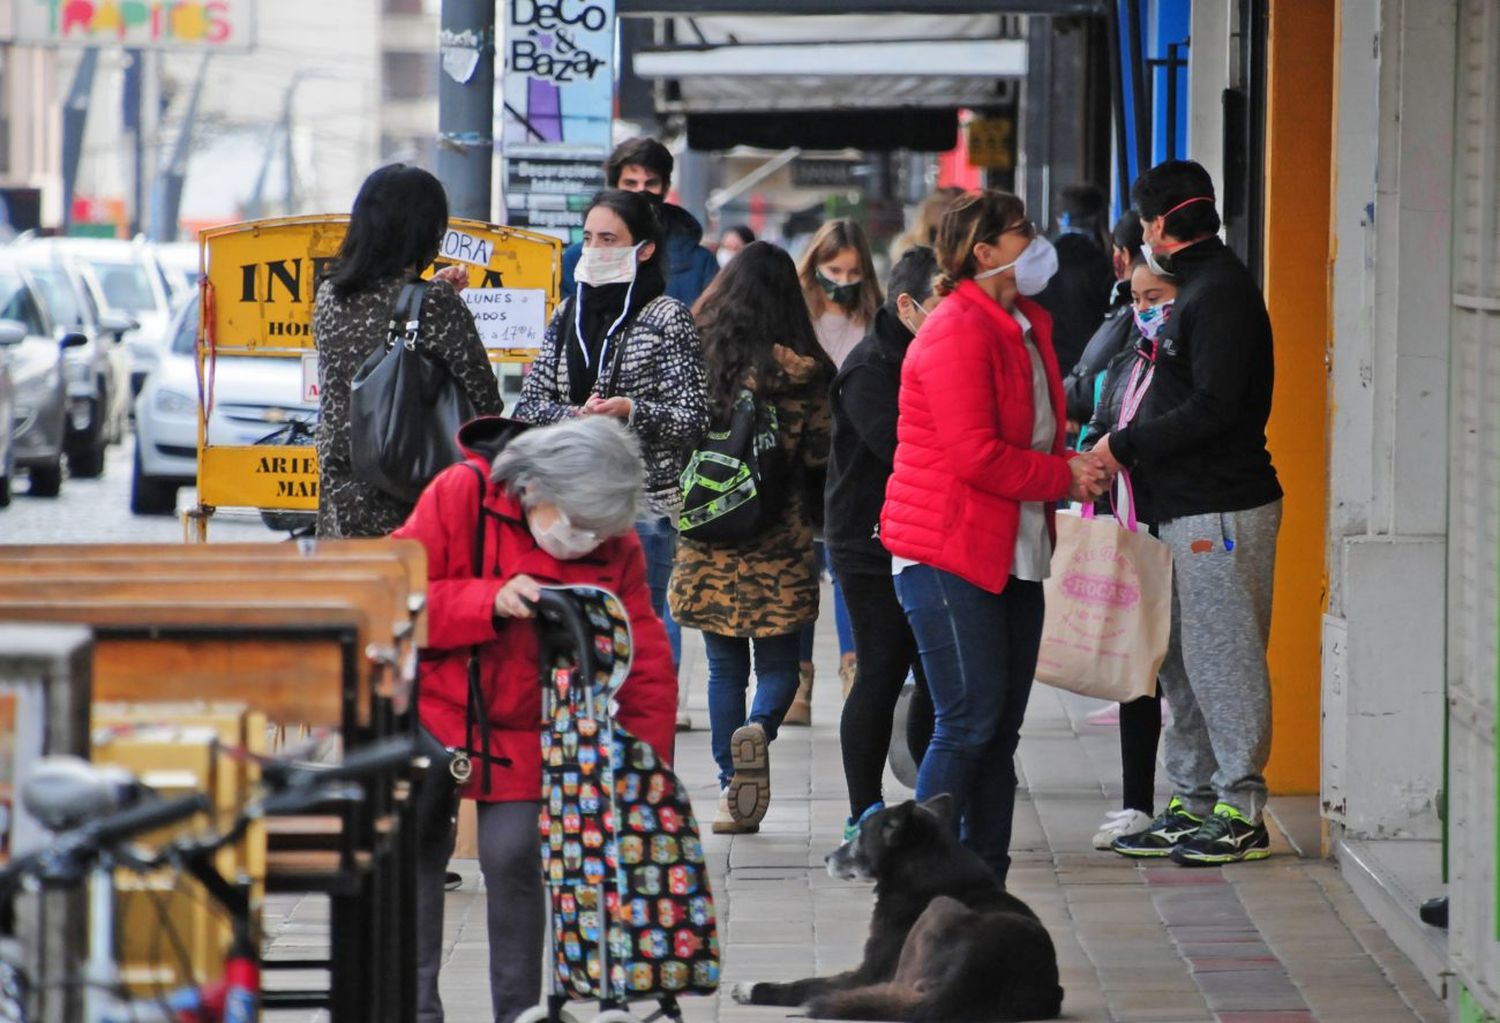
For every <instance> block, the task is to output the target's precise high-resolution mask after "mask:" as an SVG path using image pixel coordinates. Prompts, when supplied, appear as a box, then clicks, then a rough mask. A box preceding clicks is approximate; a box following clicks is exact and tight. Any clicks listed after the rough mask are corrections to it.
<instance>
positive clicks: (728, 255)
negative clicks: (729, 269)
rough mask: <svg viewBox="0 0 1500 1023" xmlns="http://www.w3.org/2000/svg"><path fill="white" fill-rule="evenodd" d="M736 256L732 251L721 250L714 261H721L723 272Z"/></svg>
mask: <svg viewBox="0 0 1500 1023" xmlns="http://www.w3.org/2000/svg"><path fill="white" fill-rule="evenodd" d="M734 255H735V254H734V253H733V252H732V251H730V250H729V249H725V248H720V249H719V251H717V252H715V253H714V259H716V260H718V261H719V269H720V270H722V269H724V268H725V267H726V266H728V265H729V261H730V260H731V259H733V258H734Z"/></svg>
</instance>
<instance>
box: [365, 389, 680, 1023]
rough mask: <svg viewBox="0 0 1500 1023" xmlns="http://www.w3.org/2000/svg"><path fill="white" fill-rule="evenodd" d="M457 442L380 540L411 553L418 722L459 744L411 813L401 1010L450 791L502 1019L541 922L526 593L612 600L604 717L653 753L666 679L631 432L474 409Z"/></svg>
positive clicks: (430, 1007)
mask: <svg viewBox="0 0 1500 1023" xmlns="http://www.w3.org/2000/svg"><path fill="white" fill-rule="evenodd" d="M459 442H460V443H461V445H462V446H463V448H464V450H465V451H466V452H467V453H468V454H469V461H467V462H464V463H461V464H458V465H454V466H451V467H450V468H448V469H446V470H445V471H444V472H443V473H442V474H441V475H439V476H438V477H437V479H435V480H433V481H432V483H431V485H429V486H428V488H427V490H426V491H425V492H424V493H423V494H422V497H421V499H420V500H419V501H418V502H417V507H416V509H415V510H414V511H413V512H412V515H411V518H410V519H408V520H407V522H406V524H405V525H404V526H402V527H401V528H400V529H398V530H397V531H396V532H395V534H394V535H395V536H396V537H404V538H407V539H413V540H420V541H421V542H422V545H423V546H424V547H426V548H427V571H428V580H429V582H428V606H429V614H428V637H427V647H426V649H424V650H423V652H422V665H421V682H420V700H419V712H420V717H421V722H422V726H423V727H424V728H425V729H426V730H427V731H428V732H430V733H431V735H432V737H433V738H435V739H436V740H437V742H439V743H441V744H442V745H443V746H447V747H456V748H460V749H469V750H470V751H471V752H470V756H471V759H472V763H473V765H474V773H473V776H472V777H471V778H470V779H469V780H468V782H467V783H465V784H464V785H463V786H462V788H461V789H455V790H454V791H453V792H452V794H451V796H449V797H447V798H443V799H439V800H435V801H430V802H429V811H427V812H424V813H423V817H424V820H422V821H421V822H420V823H419V842H420V847H421V848H420V852H419V857H418V877H417V887H418V891H417V927H418V943H419V945H420V949H421V951H420V954H419V956H418V962H417V982H418V1010H417V1019H418V1020H420V1021H422V1023H439V1021H441V1020H442V1019H443V1006H442V1002H441V1000H440V999H439V997H438V973H439V971H440V969H441V966H442V942H443V874H444V869H445V865H446V863H447V861H448V857H449V855H450V854H451V853H452V850H453V840H454V830H453V821H454V817H455V811H456V808H457V804H458V798H459V797H462V798H466V799H473V800H475V801H476V802H477V804H478V818H479V862H480V868H481V870H482V871H483V873H484V880H485V888H486V893H487V896H488V905H489V956H490V997H491V1000H492V1002H493V1008H494V1018H495V1020H496V1023H510V1021H511V1020H513V1019H515V1018H516V1017H517V1016H518V1015H520V1014H521V1013H522V1012H524V1011H525V1010H526V1009H527V1008H528V1007H529V1006H532V1005H535V1004H536V1003H537V999H538V997H539V996H540V992H541V970H542V946H543V928H544V922H545V913H544V908H543V886H542V875H541V861H540V851H539V848H538V844H537V830H536V829H537V814H538V812H539V810H540V808H541V798H542V778H541V739H540V736H539V733H538V722H539V721H540V720H541V714H542V707H541V692H542V691H541V682H540V680H539V679H538V675H537V664H538V648H537V639H536V634H535V631H534V629H533V627H532V624H531V623H530V622H529V621H527V619H529V618H531V616H532V610H531V605H530V603H529V602H531V601H534V600H535V599H536V598H537V597H538V596H539V593H540V588H541V587H543V586H549V585H590V586H599V587H602V588H604V589H607V590H610V591H611V592H613V593H615V594H616V595H617V596H618V597H619V598H620V600H621V602H622V603H623V604H624V606H625V610H626V611H627V613H628V614H629V616H630V622H631V629H632V633H633V637H634V641H635V655H634V661H633V664H632V666H631V671H630V677H629V679H628V680H627V681H626V683H625V684H624V686H623V687H622V688H621V690H620V692H619V696H618V704H619V712H618V716H617V719H618V720H619V722H620V723H621V724H622V725H624V726H625V727H626V728H628V729H629V730H630V731H631V733H632V734H634V735H635V736H637V737H638V738H640V739H643V740H645V741H646V742H648V743H650V744H651V746H652V747H653V748H654V749H655V750H656V751H657V753H658V754H660V755H661V756H662V757H663V758H664V759H665V760H667V761H669V762H670V760H671V758H672V743H673V736H674V732H675V716H676V708H677V677H676V673H675V672H674V670H673V668H672V655H671V651H670V648H669V647H668V645H667V636H666V632H665V630H664V629H663V627H662V623H661V621H660V619H658V618H657V617H656V614H655V613H654V612H653V611H652V606H651V593H650V589H649V587H648V586H647V583H646V564H645V560H644V557H643V556H642V553H641V543H640V540H639V539H637V537H636V534H635V531H634V528H633V527H634V525H635V521H636V517H637V515H638V514H639V508H640V504H641V491H642V480H643V479H644V478H645V472H644V470H643V468H642V465H641V454H640V444H639V442H638V441H637V440H636V439H635V438H634V437H633V436H631V434H630V433H629V432H628V431H627V430H626V429H625V427H624V426H623V425H622V424H621V423H619V422H617V421H616V420H613V419H610V418H607V417H604V416H590V417H587V418H582V419H571V420H565V421H563V422H561V423H557V424H555V425H552V426H538V427H531V428H526V427H524V426H523V425H522V424H519V423H514V422H511V421H509V420H505V419H500V418H494V417H491V418H484V419H477V420H475V421H473V422H471V423H469V424H468V425H466V426H465V427H464V428H463V430H462V431H461V432H460V434H459ZM474 651H477V655H478V663H479V673H478V676H479V677H478V679H477V680H476V684H475V685H474V686H473V687H472V688H471V682H470V677H469V670H468V664H469V658H470V655H471V652H474ZM471 693H472V694H473V696H474V697H475V698H474V699H471ZM476 717H477V718H479V720H475V718H476ZM471 743H472V744H473V745H472V746H471ZM475 747H478V748H475ZM438 780H439V781H441V780H442V779H441V778H440V779H438Z"/></svg>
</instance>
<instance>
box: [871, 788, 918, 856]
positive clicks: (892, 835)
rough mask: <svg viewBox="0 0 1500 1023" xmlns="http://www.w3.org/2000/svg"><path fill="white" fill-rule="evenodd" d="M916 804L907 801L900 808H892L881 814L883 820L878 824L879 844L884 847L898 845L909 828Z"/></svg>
mask: <svg viewBox="0 0 1500 1023" xmlns="http://www.w3.org/2000/svg"><path fill="white" fill-rule="evenodd" d="M916 805H917V804H916V803H915V802H913V801H912V800H910V799H908V800H907V801H906V802H904V803H902V804H901V805H900V806H893V807H891V808H890V809H888V810H885V811H883V812H882V814H881V816H882V817H883V818H884V819H883V820H882V821H881V822H880V839H881V844H882V845H885V846H893V845H899V844H900V842H901V840H902V839H903V838H905V837H906V832H907V830H908V829H909V828H910V826H911V815H912V810H913V809H914V808H915V807H916Z"/></svg>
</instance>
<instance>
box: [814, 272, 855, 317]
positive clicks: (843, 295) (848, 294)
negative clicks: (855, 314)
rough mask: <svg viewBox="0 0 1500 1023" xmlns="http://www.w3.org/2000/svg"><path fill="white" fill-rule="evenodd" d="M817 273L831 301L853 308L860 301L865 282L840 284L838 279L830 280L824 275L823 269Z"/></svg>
mask: <svg viewBox="0 0 1500 1023" xmlns="http://www.w3.org/2000/svg"><path fill="white" fill-rule="evenodd" d="M816 273H817V275H818V283H819V284H820V285H822V287H823V293H824V294H825V295H827V296H828V298H829V300H830V301H832V302H833V303H835V304H836V305H841V306H843V307H844V308H845V309H852V308H854V306H855V304H856V303H857V302H859V290H860V285H861V284H862V283H863V282H861V281H849V282H848V283H847V284H839V283H838V282H837V281H833V280H830V279H829V278H828V277H826V276H824V274H823V271H822V270H818V271H816Z"/></svg>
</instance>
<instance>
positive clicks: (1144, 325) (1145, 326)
mask: <svg viewBox="0 0 1500 1023" xmlns="http://www.w3.org/2000/svg"><path fill="white" fill-rule="evenodd" d="M1173 304H1174V300H1173V299H1167V301H1165V302H1163V303H1161V304H1160V305H1153V306H1147V307H1146V308H1145V309H1144V310H1142V309H1131V314H1132V315H1133V316H1134V317H1135V326H1136V329H1137V330H1139V331H1140V332H1141V336H1142V337H1143V338H1145V339H1146V340H1147V341H1150V342H1152V343H1153V344H1154V343H1155V342H1156V335H1157V334H1159V333H1161V328H1162V325H1163V324H1165V323H1166V322H1167V321H1168V320H1169V319H1171V318H1172V306H1173Z"/></svg>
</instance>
